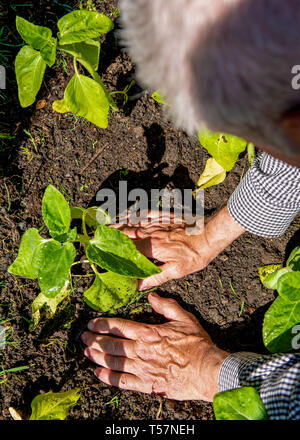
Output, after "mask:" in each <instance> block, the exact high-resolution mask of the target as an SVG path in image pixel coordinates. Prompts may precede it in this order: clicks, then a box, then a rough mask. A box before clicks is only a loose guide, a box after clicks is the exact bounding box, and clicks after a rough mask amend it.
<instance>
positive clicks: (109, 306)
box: [84, 272, 137, 313]
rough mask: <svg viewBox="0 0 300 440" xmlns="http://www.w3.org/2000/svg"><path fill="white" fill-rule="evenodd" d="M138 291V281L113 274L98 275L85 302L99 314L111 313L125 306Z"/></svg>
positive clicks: (85, 296) (86, 293) (87, 292)
mask: <svg viewBox="0 0 300 440" xmlns="http://www.w3.org/2000/svg"><path fill="white" fill-rule="evenodd" d="M136 291H137V280H135V279H133V278H128V277H124V276H122V275H118V274H116V273H113V272H105V273H103V274H98V275H96V278H95V281H94V283H93V284H92V286H91V287H90V288H89V289H88V290H87V291H86V292H85V294H84V299H85V302H86V303H87V304H88V305H89V306H90V307H92V308H93V309H94V310H96V311H97V312H101V313H104V312H109V311H114V310H115V309H117V308H119V307H122V306H124V305H125V304H127V303H128V302H129V300H130V299H132V297H133V296H134V294H135V293H136Z"/></svg>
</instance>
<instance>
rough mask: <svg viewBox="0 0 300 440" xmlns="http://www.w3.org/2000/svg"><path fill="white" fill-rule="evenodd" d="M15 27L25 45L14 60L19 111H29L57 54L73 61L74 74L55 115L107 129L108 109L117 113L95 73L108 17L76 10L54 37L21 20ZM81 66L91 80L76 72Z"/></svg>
mask: <svg viewBox="0 0 300 440" xmlns="http://www.w3.org/2000/svg"><path fill="white" fill-rule="evenodd" d="M16 26H17V30H18V32H19V34H20V35H21V37H22V38H23V40H24V41H25V43H26V45H25V46H23V47H22V48H21V50H20V51H19V53H18V54H17V57H16V60H15V71H16V77H17V83H18V90H19V101H20V104H21V106H22V107H29V106H30V105H32V104H33V103H34V101H35V99H36V95H37V93H38V91H39V90H40V87H41V85H42V81H43V78H44V74H45V70H46V67H47V66H49V67H52V66H53V65H54V63H55V60H56V56H57V51H62V52H63V53H65V54H68V55H70V56H72V57H73V64H74V71H75V74H74V76H73V77H72V78H71V80H70V81H69V83H68V85H67V87H66V90H65V93H64V98H63V99H61V100H57V101H55V102H54V103H53V110H55V111H56V112H58V113H68V112H71V113H73V114H74V115H77V116H81V117H83V118H85V119H87V120H88V121H90V122H92V123H93V124H95V125H97V126H98V127H101V128H107V126H108V114H109V109H110V108H112V109H113V110H114V111H118V108H117V106H116V104H115V103H114V101H113V99H112V98H111V96H110V94H109V93H108V92H107V90H106V88H105V86H104V84H103V82H102V81H101V79H100V76H99V75H98V73H97V70H98V66H99V56H100V36H101V35H103V34H106V33H107V32H109V31H111V30H112V29H113V22H112V20H111V19H110V18H109V17H106V16H105V15H103V14H100V13H98V12H94V11H87V10H78V11H72V12H70V13H69V14H67V15H64V16H63V17H62V18H61V19H60V20H58V23H57V26H58V30H59V32H58V34H57V37H53V36H52V31H51V30H50V29H49V28H47V27H43V26H37V25H34V24H32V23H30V22H29V21H27V20H25V19H24V18H21V17H17V18H16ZM78 62H79V63H80V64H81V65H82V66H83V67H84V68H85V69H86V70H87V72H88V73H89V74H90V75H91V77H88V76H85V75H82V74H80V73H79V71H78V64H77V63H78Z"/></svg>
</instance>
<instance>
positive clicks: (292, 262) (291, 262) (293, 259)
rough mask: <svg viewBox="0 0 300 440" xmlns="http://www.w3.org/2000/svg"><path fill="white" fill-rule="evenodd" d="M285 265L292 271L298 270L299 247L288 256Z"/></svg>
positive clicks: (299, 263)
mask: <svg viewBox="0 0 300 440" xmlns="http://www.w3.org/2000/svg"><path fill="white" fill-rule="evenodd" d="M286 265H287V266H288V267H290V268H291V269H292V270H294V271H297V270H300V246H297V247H296V248H295V249H294V250H293V252H292V253H291V255H290V256H289V258H288V260H287V263H286Z"/></svg>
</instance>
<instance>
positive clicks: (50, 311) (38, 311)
mask: <svg viewBox="0 0 300 440" xmlns="http://www.w3.org/2000/svg"><path fill="white" fill-rule="evenodd" d="M68 286H69V282H68V281H67V282H66V284H65V285H64V287H63V288H62V290H61V291H60V292H59V293H58V294H57V295H56V296H55V297H54V298H49V297H47V296H45V295H44V294H43V292H41V293H40V294H39V295H38V296H37V297H36V298H35V300H34V301H33V303H32V304H31V311H32V317H31V322H30V326H29V330H30V331H33V330H35V328H36V327H37V326H38V324H39V322H40V320H41V318H42V317H43V316H45V318H51V317H52V316H53V315H54V314H55V313H56V310H57V307H58V305H59V304H60V303H61V302H62V301H63V300H64V299H65V298H66V297H67V296H68V295H69V294H70V293H71V290H69V289H68Z"/></svg>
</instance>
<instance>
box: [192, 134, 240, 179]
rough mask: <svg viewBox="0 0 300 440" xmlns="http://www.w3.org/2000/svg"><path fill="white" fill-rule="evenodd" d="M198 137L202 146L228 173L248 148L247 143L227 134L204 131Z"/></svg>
mask: <svg viewBox="0 0 300 440" xmlns="http://www.w3.org/2000/svg"><path fill="white" fill-rule="evenodd" d="M198 137H199V141H200V143H201V145H202V146H203V147H204V148H205V149H206V150H207V151H208V152H209V154H210V155H211V156H212V157H213V158H214V159H215V160H216V161H217V162H218V164H219V165H221V166H222V167H223V168H224V169H225V170H226V171H230V170H231V169H232V168H233V167H234V165H235V163H236V161H237V159H238V157H239V155H240V153H242V152H243V151H245V149H246V147H247V141H245V140H244V139H241V138H239V137H237V136H233V135H230V134H227V133H215V132H210V131H202V132H199V135H198Z"/></svg>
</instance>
